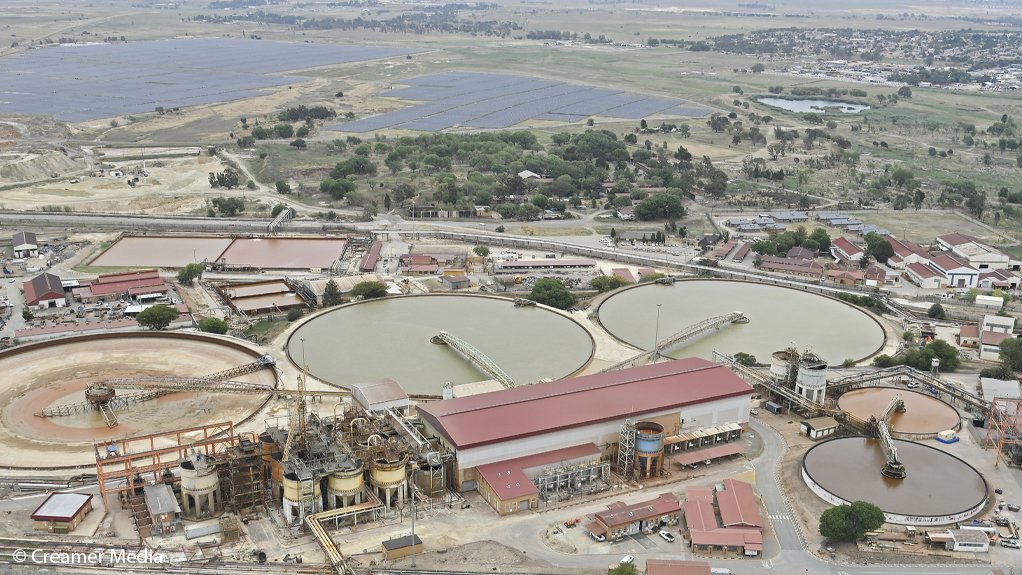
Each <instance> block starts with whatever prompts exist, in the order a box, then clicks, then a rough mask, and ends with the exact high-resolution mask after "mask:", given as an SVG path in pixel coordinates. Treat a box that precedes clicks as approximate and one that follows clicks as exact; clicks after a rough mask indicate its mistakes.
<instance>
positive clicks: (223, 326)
mask: <svg viewBox="0 0 1022 575" xmlns="http://www.w3.org/2000/svg"><path fill="white" fill-rule="evenodd" d="M198 325H199V331H204V332H206V333H227V329H228V328H230V325H228V324H227V322H226V321H224V320H222V319H220V318H218V317H204V318H202V319H200V320H199V324H198Z"/></svg>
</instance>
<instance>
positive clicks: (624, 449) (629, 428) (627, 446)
mask: <svg viewBox="0 0 1022 575" xmlns="http://www.w3.org/2000/svg"><path fill="white" fill-rule="evenodd" d="M633 461H635V422H634V421H632V420H631V419H626V420H625V422H624V423H623V424H621V440H620V441H619V442H618V444H617V466H618V469H620V471H621V477H623V478H625V479H626V480H627V479H630V478H631V477H632V462H633Z"/></svg>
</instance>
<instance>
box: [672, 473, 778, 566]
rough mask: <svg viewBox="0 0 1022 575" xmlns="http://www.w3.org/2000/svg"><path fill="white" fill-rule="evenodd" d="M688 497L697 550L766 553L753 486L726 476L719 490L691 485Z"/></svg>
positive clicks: (687, 510)
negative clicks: (764, 551)
mask: <svg viewBox="0 0 1022 575" xmlns="http://www.w3.org/2000/svg"><path fill="white" fill-rule="evenodd" d="M686 498H687V501H686V502H685V506H684V509H685V524H686V526H687V527H688V538H689V540H690V541H691V542H692V550H693V551H704V552H705V551H708V552H718V551H719V552H732V553H741V554H743V555H747V556H756V555H759V554H760V553H762V552H763V517H762V515H760V513H759V504H758V503H757V501H756V496H755V494H754V493H753V492H752V486H751V485H749V484H748V483H745V482H742V481H735V480H734V479H725V480H724V481H723V482H722V483H721V485H720V486H719V487H718V488H716V489H714V488H708V487H690V488H689V489H688V490H687V492H686Z"/></svg>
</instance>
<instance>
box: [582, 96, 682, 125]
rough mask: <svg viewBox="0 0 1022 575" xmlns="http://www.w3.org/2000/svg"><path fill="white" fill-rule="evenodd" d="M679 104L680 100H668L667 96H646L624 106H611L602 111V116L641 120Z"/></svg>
mask: <svg viewBox="0 0 1022 575" xmlns="http://www.w3.org/2000/svg"><path fill="white" fill-rule="evenodd" d="M677 105H678V100H668V99H666V98H644V99H642V100H638V101H635V102H631V103H629V104H625V105H624V106H618V107H617V108H610V109H609V110H604V111H603V112H601V113H600V115H601V116H610V117H613V118H627V119H630V120H639V119H642V118H644V117H646V116H650V115H652V114H656V113H658V112H663V111H664V110H668V109H670V108H673V107H675V106H677Z"/></svg>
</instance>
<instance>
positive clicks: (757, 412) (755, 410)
mask: <svg viewBox="0 0 1022 575" xmlns="http://www.w3.org/2000/svg"><path fill="white" fill-rule="evenodd" d="M749 415H759V410H758V409H750V410H749Z"/></svg>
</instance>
